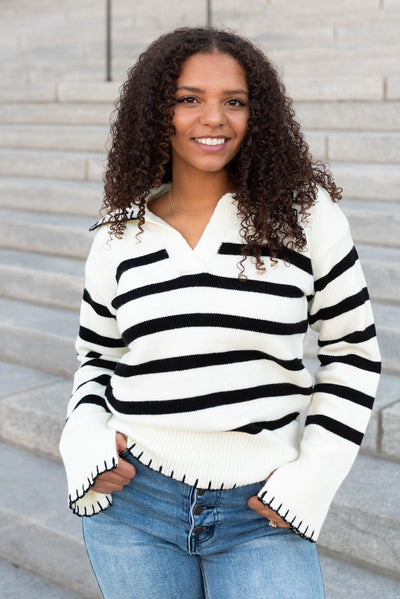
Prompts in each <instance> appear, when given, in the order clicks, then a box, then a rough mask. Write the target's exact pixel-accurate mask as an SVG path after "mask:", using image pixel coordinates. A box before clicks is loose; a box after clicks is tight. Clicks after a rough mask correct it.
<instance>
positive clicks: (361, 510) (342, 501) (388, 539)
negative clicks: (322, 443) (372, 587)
mask: <svg viewBox="0 0 400 599" xmlns="http://www.w3.org/2000/svg"><path fill="white" fill-rule="evenodd" d="M368 481H370V484H368ZM399 488H400V464H394V463H391V462H385V461H383V460H379V459H376V458H372V457H368V456H364V455H360V456H358V458H357V460H356V462H355V464H354V466H353V468H352V470H351V472H350V474H349V476H348V477H347V478H346V480H345V481H344V483H343V485H342V486H341V488H340V489H339V491H338V493H337V494H336V496H335V498H334V501H333V504H332V507H331V510H330V512H329V515H328V517H327V520H326V523H325V525H324V528H323V530H322V533H321V536H320V540H319V545H320V547H322V548H324V549H327V550H328V549H329V551H331V552H334V553H335V554H336V555H339V554H340V556H341V559H342V560H343V561H346V558H347V560H349V561H350V562H351V561H353V563H354V562H355V561H357V563H359V564H363V565H364V566H365V567H367V569H368V567H371V568H374V569H375V570H376V569H377V568H381V569H382V571H385V572H386V573H387V574H389V575H391V576H393V577H396V578H397V579H398V580H400V562H399V560H398V555H399V551H400V515H399V510H398V492H399Z"/></svg>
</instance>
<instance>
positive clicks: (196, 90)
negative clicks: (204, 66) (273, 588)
mask: <svg viewBox="0 0 400 599" xmlns="http://www.w3.org/2000/svg"><path fill="white" fill-rule="evenodd" d="M180 90H186V91H189V92H193V93H195V94H205V93H206V92H205V90H204V89H200V88H198V87H190V86H189V85H181V86H180V87H177V88H176V91H180ZM222 93H223V94H224V95H226V96H230V95H237V94H243V95H245V96H248V95H249V94H248V92H247V91H246V90H245V89H224V90H223V91H222Z"/></svg>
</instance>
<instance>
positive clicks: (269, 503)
mask: <svg viewBox="0 0 400 599" xmlns="http://www.w3.org/2000/svg"><path fill="white" fill-rule="evenodd" d="M266 494H267V491H264V493H262V494H261V495H257V499H258V501H260V502H261V503H262V504H263V505H265V506H267V507H269V508H270V509H271V510H273V511H274V512H275V513H276V514H278V516H279V517H280V518H282V520H283V521H284V522H286V524H289V525H290V527H291V529H292V531H293V532H294V533H296V534H297V535H299V536H300V537H302V538H303V539H306V540H307V541H310V543H315V542H316V541H315V539H314V538H313V537H314V532H315V531H312V533H311V534H310V535H307V534H306V533H307V530H308V528H309V526H307V528H306V529H305V531H304V532H301V531H300V528H299V527H300V525H301V524H302V523H303V520H301V522H300V524H298V525H296V526H295V525H294V521H295V520H296V518H297V516H294V517H293V518H292V520H291V521H289V520H288V519H287V515H288V513H289V512H290V509H288V510H287V511H286V513H285V514H281V513H280V508H279V509H276V508H274V507H272V503H273V502H274V499H275V497H273V498H272V499H270V500H269V501H266V500H265V499H264V498H265V495H266Z"/></svg>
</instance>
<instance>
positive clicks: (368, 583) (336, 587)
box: [320, 554, 400, 599]
mask: <svg viewBox="0 0 400 599" xmlns="http://www.w3.org/2000/svg"><path fill="white" fill-rule="evenodd" d="M320 562H321V569H322V576H323V579H324V585H325V592H326V599H377V597H379V599H397V597H400V582H398V581H396V580H391V579H388V578H385V577H384V576H377V575H376V574H375V573H373V572H370V571H368V570H363V569H361V568H357V567H355V566H353V565H351V563H343V562H341V561H338V560H336V559H333V558H331V557H328V556H326V555H324V554H320Z"/></svg>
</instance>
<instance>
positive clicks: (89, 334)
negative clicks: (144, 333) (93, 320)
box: [79, 326, 125, 347]
mask: <svg viewBox="0 0 400 599" xmlns="http://www.w3.org/2000/svg"><path fill="white" fill-rule="evenodd" d="M79 337H80V338H81V339H83V340H84V341H89V343H95V344H96V345H102V346H104V347H125V344H124V342H123V341H122V339H114V338H113V337H104V336H103V335H99V334H98V333H95V332H94V331H92V330H91V329H87V328H86V327H82V326H81V327H80V329H79Z"/></svg>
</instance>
